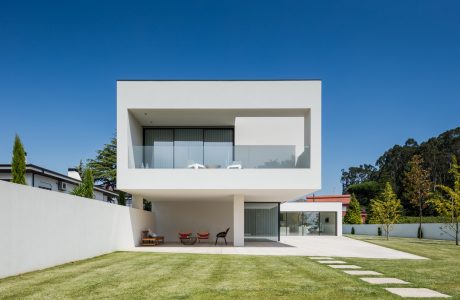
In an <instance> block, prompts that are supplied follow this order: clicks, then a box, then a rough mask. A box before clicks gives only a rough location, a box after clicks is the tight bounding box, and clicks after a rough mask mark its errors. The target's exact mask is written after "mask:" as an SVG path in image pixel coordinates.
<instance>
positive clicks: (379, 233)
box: [377, 227, 382, 236]
mask: <svg viewBox="0 0 460 300" xmlns="http://www.w3.org/2000/svg"><path fill="white" fill-rule="evenodd" d="M377 235H378V236H382V228H380V227H377Z"/></svg>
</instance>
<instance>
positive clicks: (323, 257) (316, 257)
mask: <svg viewBox="0 0 460 300" xmlns="http://www.w3.org/2000/svg"><path fill="white" fill-rule="evenodd" d="M309 259H314V260H322V259H333V258H332V257H325V256H313V257H309Z"/></svg>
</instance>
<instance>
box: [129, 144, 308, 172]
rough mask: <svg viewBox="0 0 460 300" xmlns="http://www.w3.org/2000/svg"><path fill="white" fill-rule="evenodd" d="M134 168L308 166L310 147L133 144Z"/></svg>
mask: <svg viewBox="0 0 460 300" xmlns="http://www.w3.org/2000/svg"><path fill="white" fill-rule="evenodd" d="M129 155H130V157H129V158H130V159H129V168H135V169H186V168H189V169H293V168H310V147H306V146H295V145H281V146H278V145H276V146H266V145H255V146H252V145H251V146H249V145H237V146H233V145H228V146H227V145H204V146H203V145H188V146H178V145H158V146H157V145H155V146H133V148H132V152H131V153H130V154H129Z"/></svg>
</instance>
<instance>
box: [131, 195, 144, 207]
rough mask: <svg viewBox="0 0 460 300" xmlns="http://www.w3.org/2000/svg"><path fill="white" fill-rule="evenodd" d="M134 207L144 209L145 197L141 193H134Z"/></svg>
mask: <svg viewBox="0 0 460 300" xmlns="http://www.w3.org/2000/svg"><path fill="white" fill-rule="evenodd" d="M132 201H133V202H132V203H133V208H137V209H144V197H142V196H141V195H133V199H132Z"/></svg>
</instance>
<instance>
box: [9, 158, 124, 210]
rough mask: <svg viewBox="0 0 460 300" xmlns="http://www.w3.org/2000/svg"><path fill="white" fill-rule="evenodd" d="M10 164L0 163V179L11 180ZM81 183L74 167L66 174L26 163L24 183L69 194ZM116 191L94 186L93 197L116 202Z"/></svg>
mask: <svg viewBox="0 0 460 300" xmlns="http://www.w3.org/2000/svg"><path fill="white" fill-rule="evenodd" d="M11 178H12V176H11V165H9V164H0V180H4V181H11ZM80 183H81V178H80V175H79V174H78V172H77V171H76V169H73V168H69V169H68V173H67V176H66V175H63V174H60V173H57V172H54V171H51V170H48V169H45V168H42V167H39V166H36V165H33V164H27V165H26V184H27V185H29V186H33V187H37V188H40V189H45V190H50V191H57V192H61V193H67V194H70V193H71V192H72V191H73V189H74V188H75V187H76V186H77V185H79V184H80ZM117 197H118V193H115V192H113V191H109V190H106V189H104V188H102V187H98V186H95V187H94V199H96V200H101V201H106V202H115V203H116V202H117Z"/></svg>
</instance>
